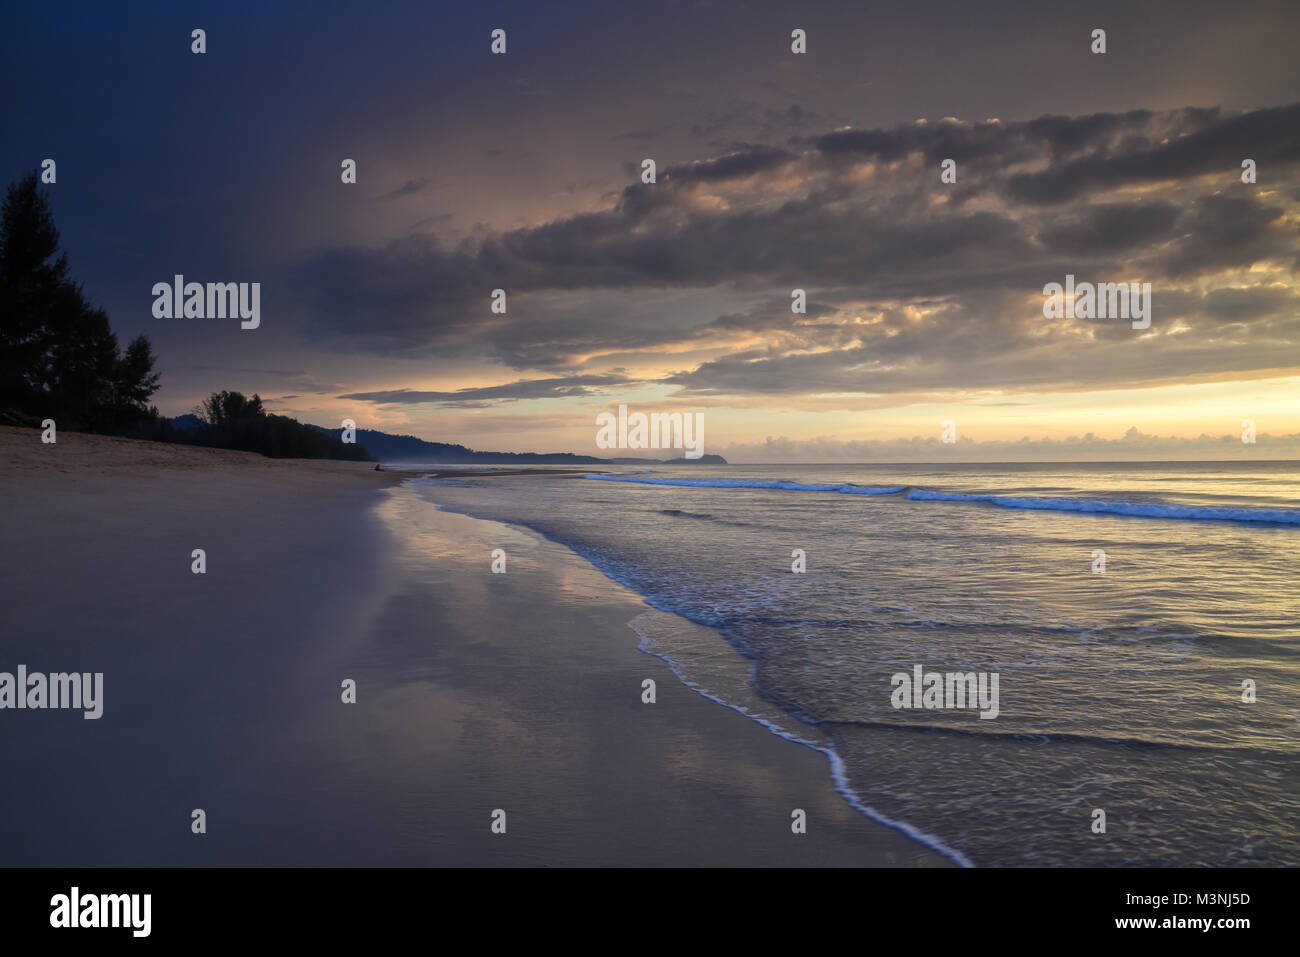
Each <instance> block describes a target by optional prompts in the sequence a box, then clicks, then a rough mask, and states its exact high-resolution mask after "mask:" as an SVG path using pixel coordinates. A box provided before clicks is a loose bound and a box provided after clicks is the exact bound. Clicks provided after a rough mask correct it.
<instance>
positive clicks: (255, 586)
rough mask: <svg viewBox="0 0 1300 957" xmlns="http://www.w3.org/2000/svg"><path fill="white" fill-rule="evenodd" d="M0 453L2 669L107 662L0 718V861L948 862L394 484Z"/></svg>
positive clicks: (544, 555) (150, 455) (561, 576)
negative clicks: (196, 555)
mask: <svg viewBox="0 0 1300 957" xmlns="http://www.w3.org/2000/svg"><path fill="white" fill-rule="evenodd" d="M0 461H3V462H4V468H3V470H2V471H0V497H2V498H3V501H4V509H3V513H2V517H0V536H2V537H3V542H4V547H5V555H6V562H5V565H6V567H5V575H4V576H3V584H0V601H2V602H3V607H4V608H5V622H4V625H3V639H2V640H0V671H10V672H12V671H14V670H15V669H16V667H17V666H18V665H19V664H24V665H26V666H27V668H28V670H29V671H40V672H56V671H77V672H103V673H104V679H103V680H104V694H103V697H104V714H103V717H102V718H100V719H99V720H84V719H83V718H82V716H81V713H80V712H75V711H52V710H45V711H41V710H35V711H34V710H22V711H17V710H5V711H0V723H2V724H3V727H0V762H3V767H4V781H5V786H4V787H3V788H0V864H3V865H62V866H79V867H84V866H114V865H125V866H151V865H186V866H191V865H193V866H198V865H215V866H226V865H254V866H262V865H275V866H296V865H308V866H311V865H376V866H383V865H395V866H429V865H433V866H436V865H528V866H571V865H654V866H658V865H721V866H727V865H773V866H779V865H791V866H801V865H830V866H880V865H899V866H907V865H915V866H946V865H947V864H948V862H947V861H946V860H945V859H944V858H942V857H940V856H939V855H937V854H934V853H932V852H930V851H929V850H927V849H925V848H924V847H922V846H921V845H919V844H917V843H916V842H914V841H912V840H910V839H909V838H907V837H905V836H904V835H902V834H900V833H899V832H897V831H895V830H892V829H890V828H887V827H884V826H882V825H880V824H878V823H876V822H874V821H872V820H869V819H868V818H866V817H864V816H863V815H861V814H860V813H858V812H857V811H855V810H853V809H852V808H851V807H850V806H849V805H848V804H847V803H846V802H845V800H844V799H843V797H842V796H841V795H840V794H838V793H837V792H836V791H835V789H834V787H833V786H832V782H831V778H830V771H829V765H828V760H827V758H826V756H825V755H823V754H821V753H819V752H817V751H814V750H812V749H810V748H807V747H803V746H801V745H799V744H796V743H793V742H790V741H786V740H784V739H782V738H779V737H777V736H776V735H774V734H772V733H770V732H769V731H767V730H766V729H765V728H763V727H761V726H760V725H758V724H757V723H755V722H753V721H751V720H749V719H748V718H746V717H744V716H743V715H741V714H739V713H737V712H735V711H732V710H730V709H728V708H726V707H723V706H721V705H719V704H716V703H714V702H712V701H709V700H707V699H706V698H704V697H702V696H700V695H698V694H696V693H694V692H692V691H691V690H689V689H688V688H686V687H685V686H683V685H682V684H681V683H680V682H679V681H678V680H677V679H676V678H675V677H674V675H673V674H672V672H671V671H670V670H669V668H668V666H667V665H666V664H665V663H664V662H663V661H661V660H660V659H658V658H655V657H653V656H651V655H647V654H644V653H642V652H641V651H639V650H638V649H637V638H636V635H635V634H634V633H633V632H632V631H631V629H630V628H629V627H628V622H629V621H630V620H632V619H633V618H635V617H637V616H638V615H641V614H643V613H645V612H646V611H647V606H646V605H645V603H644V602H643V601H642V600H641V599H640V597H639V596H637V595H636V594H634V593H632V592H630V591H628V590H627V589H625V588H623V587H622V586H619V585H617V584H615V583H614V582H612V581H610V580H609V579H607V578H605V577H604V576H603V575H602V574H601V573H600V572H599V571H598V570H597V569H595V568H594V567H593V566H591V565H590V564H588V563H587V562H585V561H583V560H582V559H580V558H579V557H578V556H576V555H574V554H573V553H572V552H570V551H569V550H568V549H566V548H564V547H563V546H560V545H558V544H555V543H553V542H549V541H547V540H545V539H543V538H541V537H540V536H538V535H536V534H534V533H532V532H530V531H527V530H524V529H521V528H517V527H513V526H507V525H502V524H499V523H495V522H486V521H479V520H476V519H472V518H468V517H465V516H461V515H455V514H451V513H447V512H441V511H437V510H436V509H434V508H433V507H432V506H430V505H429V504H428V503H427V502H424V501H422V500H420V499H419V498H418V497H417V496H416V495H415V494H414V493H413V491H412V489H410V488H409V487H403V486H400V485H398V484H396V483H397V482H399V481H400V479H401V476H400V475H396V474H394V473H391V472H376V471H374V469H373V466H372V465H366V464H364V463H339V462H315V461H312V462H307V461H285V460H278V461H277V460H270V459H265V458H262V457H260V456H256V455H251V454H247V453H238V452H226V451H217V450H207V449H194V448H187V447H183V446H169V445H162V444H156V443H141V442H131V441H128V440H123V439H110V438H104V437H97V436H85V435H77V434H72V433H63V434H60V436H59V441H58V443H57V445H52V446H47V445H42V444H41V443H40V433H39V432H38V431H33V430H25V429H14V428H0ZM195 548H203V549H204V550H205V551H206V561H207V572H206V574H203V575H196V574H193V573H192V572H191V561H192V559H191V552H192V550H193V549H195ZM497 548H500V549H504V550H505V552H506V555H507V563H508V564H507V572H506V573H505V574H500V575H497V574H492V572H491V570H490V565H491V552H492V550H493V549H497ZM647 678H648V679H653V680H654V681H655V683H656V685H657V701H656V703H654V704H643V703H642V682H643V681H644V680H645V679H647ZM345 679H352V680H354V681H355V682H356V688H357V701H356V703H355V704H344V703H343V702H342V701H341V698H340V696H341V683H342V682H343V681H344V680H345ZM199 808H201V809H203V810H204V812H205V813H206V823H207V833H205V834H193V833H192V832H191V820H192V816H191V812H192V811H193V810H194V809H199ZM796 808H800V809H803V810H804V811H805V812H806V814H807V821H808V823H807V833H806V834H803V835H796V834H793V833H792V832H791V827H790V823H791V812H792V810H794V809H796ZM497 809H500V810H503V811H505V820H506V833H505V834H494V833H492V830H491V824H492V819H493V812H494V811H495V810H497Z"/></svg>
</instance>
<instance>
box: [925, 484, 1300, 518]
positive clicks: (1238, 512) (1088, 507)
mask: <svg viewBox="0 0 1300 957" xmlns="http://www.w3.org/2000/svg"><path fill="white" fill-rule="evenodd" d="M905 497H906V498H908V499H910V500H911V501H914V502H987V503H989V504H991V505H997V506H1000V507H1001V508H1026V509H1041V510H1047V511H1055V512H1087V513H1098V514H1103V515H1129V516H1134V517H1137V518H1165V519H1184V520H1189V521H1201V522H1206V521H1211V522H1264V523H1268V524H1273V525H1300V509H1295V508H1243V507H1241V506H1234V505H1170V504H1167V503H1159V502H1109V501H1105V500H1103V499H1095V498H1036V497H1030V496H1016V495H977V494H972V493H966V492H931V491H928V490H926V489H920V488H914V489H912V490H911V491H910V492H908V493H907V495H906V496H905Z"/></svg>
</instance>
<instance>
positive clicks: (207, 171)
mask: <svg viewBox="0 0 1300 957" xmlns="http://www.w3.org/2000/svg"><path fill="white" fill-rule="evenodd" d="M466 7H468V9H466ZM3 20H4V24H5V29H4V30H3V31H0V78H2V79H3V84H4V89H5V90H6V91H8V93H7V95H6V97H5V101H6V102H5V105H4V106H3V107H0V109H2V110H3V116H4V124H3V126H4V129H5V136H4V137H3V138H0V172H3V173H4V174H5V177H6V179H7V181H12V180H15V179H17V178H18V177H20V176H22V175H24V174H25V173H26V172H28V171H30V170H32V169H35V168H37V167H39V166H40V164H41V162H42V161H43V160H44V159H46V158H52V159H54V160H55V161H56V164H57V167H56V169H57V178H56V181H55V183H53V184H51V185H50V186H48V187H47V188H48V190H49V195H50V200H51V203H52V206H53V209H54V214H55V220H56V223H57V224H58V225H59V227H60V229H61V232H62V237H63V243H64V247H65V249H66V251H67V253H68V256H69V261H70V265H71V269H72V272H73V274H74V275H75V276H77V277H78V278H79V279H80V280H81V281H82V282H83V283H84V285H85V291H86V293H87V294H88V296H89V297H90V298H91V299H92V300H93V301H95V302H96V303H98V304H100V305H102V306H104V307H105V308H106V309H107V310H108V313H109V315H110V317H111V319H112V322H113V325H114V328H115V330H116V331H117V333H118V335H119V337H120V338H121V339H123V340H124V341H125V339H127V338H129V337H131V336H134V335H136V334H138V333H141V332H143V333H145V334H147V335H148V336H149V337H150V339H151V340H152V342H153V344H154V347H155V351H156V352H157V354H158V357H159V368H160V370H161V372H162V388H161V389H160V391H159V392H158V394H157V395H156V396H155V401H156V403H157V405H158V406H159V408H160V409H161V410H162V411H163V412H164V413H167V414H171V415H176V414H180V413H183V412H187V411H189V410H191V409H192V408H193V407H194V406H195V405H197V403H198V402H199V400H200V399H201V398H203V397H204V396H205V395H206V394H208V393H210V392H212V391H215V390H218V389H236V390H240V391H244V392H247V393H253V392H257V393H259V394H260V395H261V396H262V397H263V399H264V400H265V402H266V404H267V407H268V408H269V409H270V410H272V411H275V412H278V413H281V414H285V415H291V416H293V417H295V418H299V419H302V420H304V421H309V422H314V423H317V424H321V425H327V426H338V424H339V423H340V421H341V420H342V419H344V418H351V419H353V420H354V421H355V422H356V423H357V425H358V426H359V427H361V428H376V429H382V430H384V431H388V432H397V433H402V434H411V435H417V436H419V437H421V438H425V439H429V440H433V441H445V442H457V443H461V444H465V445H468V446H470V447H473V448H477V449H491V450H504V451H548V452H549V451H573V452H579V453H586V454H597V453H599V451H600V450H599V449H597V448H596V445H595V439H596V434H597V427H596V416H597V414H598V413H600V412H603V411H606V410H613V409H617V407H618V406H619V405H620V404H624V405H627V406H628V407H629V409H631V410H633V411H645V412H653V411H659V412H673V411H680V412H700V413H703V416H704V422H705V451H707V452H716V453H720V454H723V455H725V456H727V457H728V459H729V460H732V461H743V462H763V461H871V460H886V461H905V460H917V459H920V460H925V461H936V460H939V458H940V457H943V456H951V457H960V458H964V459H968V460H1008V459H1031V460H1032V459H1043V460H1053V459H1067V460H1068V459H1121V458H1144V459H1163V458H1169V459H1178V458H1221V457H1246V458H1251V457H1254V458H1292V457H1300V305H1298V303H1300V293H1298V292H1297V291H1296V287H1295V278H1296V275H1297V270H1300V229H1298V227H1300V70H1297V69H1296V67H1295V40H1296V37H1297V36H1300V6H1298V5H1296V4H1294V3H1285V2H1282V3H1263V2H1260V3H1251V2H1245V3H1240V4H1234V5H1224V4H1221V3H1197V2H1178V3H1163V2H1152V3H1132V2H1124V3H1095V4H1088V5H1068V6H1067V5H1057V4H1041V3H994V4H978V5H977V4H972V3H969V2H967V0H955V2H942V3H924V2H907V3H836V4H829V3H828V4H819V3H807V4H797V5H796V4H788V3H770V2H755V3H741V2H731V3H722V2H719V3H674V2H661V3H655V4H649V5H632V4H621V3H619V4H610V3H607V2H606V3H583V4H577V3H574V4H570V3H547V4H537V3H528V4H525V3H497V4H493V3H484V4H472V5H457V6H452V5H447V4H439V3H419V4H414V3H410V4H406V3H371V4H360V5H358V4H350V3H347V4H345V3H333V2H323V3H312V4H303V5H301V6H295V5H289V4H280V3H274V2H259V3H255V4H240V3H220V4H202V3H197V4H176V3H126V4H111V5H109V4H95V3H60V2H57V0H53V2H46V3H41V4H39V5H35V4H33V5H30V6H27V7H24V8H21V9H17V8H15V7H14V5H12V4H10V5H6V6H5V9H4V12H3ZM196 28H201V29H203V30H204V31H205V39H206V52H205V53H202V54H196V53H194V52H192V49H191V45H192V43H193V40H192V36H191V34H192V31H193V30H194V29H196ZM1099 28H1100V29H1104V30H1105V31H1106V52H1105V53H1104V54H1099V53H1094V52H1093V50H1092V47H1093V44H1094V41H1093V31H1094V30H1096V29H1099ZM495 29H501V30H504V31H505V36H506V52H505V53H504V54H493V53H492V52H491V43H492V31H493V30H495ZM796 29H800V30H803V31H804V32H805V35H806V49H807V52H806V53H802V54H799V53H794V52H793V51H792V49H791V43H792V39H791V33H792V31H793V30H796ZM15 94H16V95H15ZM345 159H352V160H355V162H356V182H355V183H345V182H343V181H342V176H341V166H342V163H343V161H344V160H345ZM646 159H652V160H653V161H654V164H655V172H656V175H655V182H653V183H646V182H643V181H642V167H643V161H644V160H646ZM946 159H951V160H953V161H954V162H955V180H956V181H955V182H943V181H942V178H941V164H942V163H943V161H944V160H946ZM1244 159H1253V160H1254V161H1255V165H1256V182H1254V183H1243V182H1242V161H1243V160H1244ZM176 274H182V275H183V276H184V277H185V278H186V281H196V282H203V283H206V282H258V283H260V284H261V285H260V289H261V317H260V320H261V321H260V325H259V326H258V328H257V329H253V330H244V329H241V328H240V324H239V322H238V321H237V320H229V319H215V318H204V319H198V318H190V319H183V318H172V319H167V318H157V317H156V316H155V315H154V311H153V304H154V297H153V294H152V288H153V286H154V284H155V283H158V282H171V281H172V277H173V276H174V275H176ZM1067 275H1073V276H1075V277H1076V280H1077V281H1079V282H1085V281H1086V282H1093V283H1101V282H1123V283H1130V282H1131V283H1139V284H1144V283H1149V284H1150V289H1151V322H1150V326H1149V328H1145V329H1135V328H1133V327H1132V324H1131V323H1129V322H1125V321H1120V320H1100V319H1087V318H1071V317H1063V318H1049V317H1047V316H1045V315H1044V299H1045V296H1044V287H1045V286H1046V285H1047V284H1049V283H1053V282H1055V283H1064V282H1065V281H1066V276H1067ZM1139 288H1140V287H1139ZM494 289H503V290H505V293H506V307H505V308H506V311H505V313H504V314H501V313H494V312H493V311H492V291H493V290H494ZM795 289H802V290H804V291H805V294H806V303H807V304H806V312H804V313H802V314H796V313H794V312H792V309H791V304H792V290H795ZM1246 420H1249V421H1250V422H1252V423H1254V427H1255V429H1256V431H1257V438H1256V442H1255V443H1254V444H1246V443H1243V442H1242V441H1241V438H1240V436H1241V434H1242V431H1243V428H1244V426H1243V423H1244V422H1245V421H1246ZM945 421H948V422H951V423H952V425H953V430H954V431H955V435H956V437H957V439H958V440H957V442H956V443H954V444H952V445H941V444H939V439H940V435H941V432H942V428H943V423H944V422H945ZM936 452H937V453H939V454H936Z"/></svg>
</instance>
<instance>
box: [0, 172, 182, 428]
mask: <svg viewBox="0 0 1300 957" xmlns="http://www.w3.org/2000/svg"><path fill="white" fill-rule="evenodd" d="M153 366H154V355H153V349H152V347H151V346H150V344H149V340H148V339H147V338H146V337H145V336H137V337H136V338H135V339H134V340H133V341H132V342H131V344H130V345H129V346H127V349H126V351H125V352H121V351H120V350H119V348H118V343H117V336H116V335H114V334H113V330H112V327H111V326H110V324H109V320H108V314H107V313H106V312H104V310H103V309H100V308H98V307H96V306H94V305H92V304H91V303H90V302H89V301H88V300H87V299H86V296H85V293H84V292H83V290H82V287H81V284H80V283H78V282H76V281H75V280H73V279H72V278H71V276H70V275H69V274H68V259H67V256H66V255H64V254H62V253H61V252H60V251H59V231H58V229H57V228H56V227H55V225H54V216H53V214H52V213H51V211H50V207H49V200H48V197H47V196H46V194H45V191H44V190H42V189H41V187H40V182H39V179H38V177H37V175H36V173H31V174H30V175H28V176H26V177H24V178H23V179H21V180H19V181H18V182H16V183H12V184H10V186H9V190H8V193H7V195H6V196H5V201H4V209H3V215H2V218H0V411H3V412H7V413H9V414H10V415H11V416H14V417H15V418H17V419H18V420H30V421H39V420H40V419H42V418H46V417H50V418H54V419H55V420H56V421H58V422H59V424H60V426H62V427H64V428H70V429H89V430H92V431H108V432H119V431H124V430H127V429H129V428H131V426H132V425H133V424H134V423H135V422H137V421H139V420H140V419H141V418H143V417H146V416H148V415H149V414H150V410H149V407H148V400H149V397H150V396H152V395H153V393H154V392H156V391H157V389H158V376H157V375H156V374H155V373H154V371H153Z"/></svg>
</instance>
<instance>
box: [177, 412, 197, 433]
mask: <svg viewBox="0 0 1300 957" xmlns="http://www.w3.org/2000/svg"><path fill="white" fill-rule="evenodd" d="M202 424H203V420H202V419H200V418H199V417H198V416H197V415H194V414H192V413H190V412H186V413H185V414H184V415H178V416H176V417H175V418H174V419H172V425H174V426H175V427H176V428H178V429H180V430H181V431H182V432H193V431H194V430H195V429H197V428H198V427H199V426H201V425H202Z"/></svg>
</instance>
